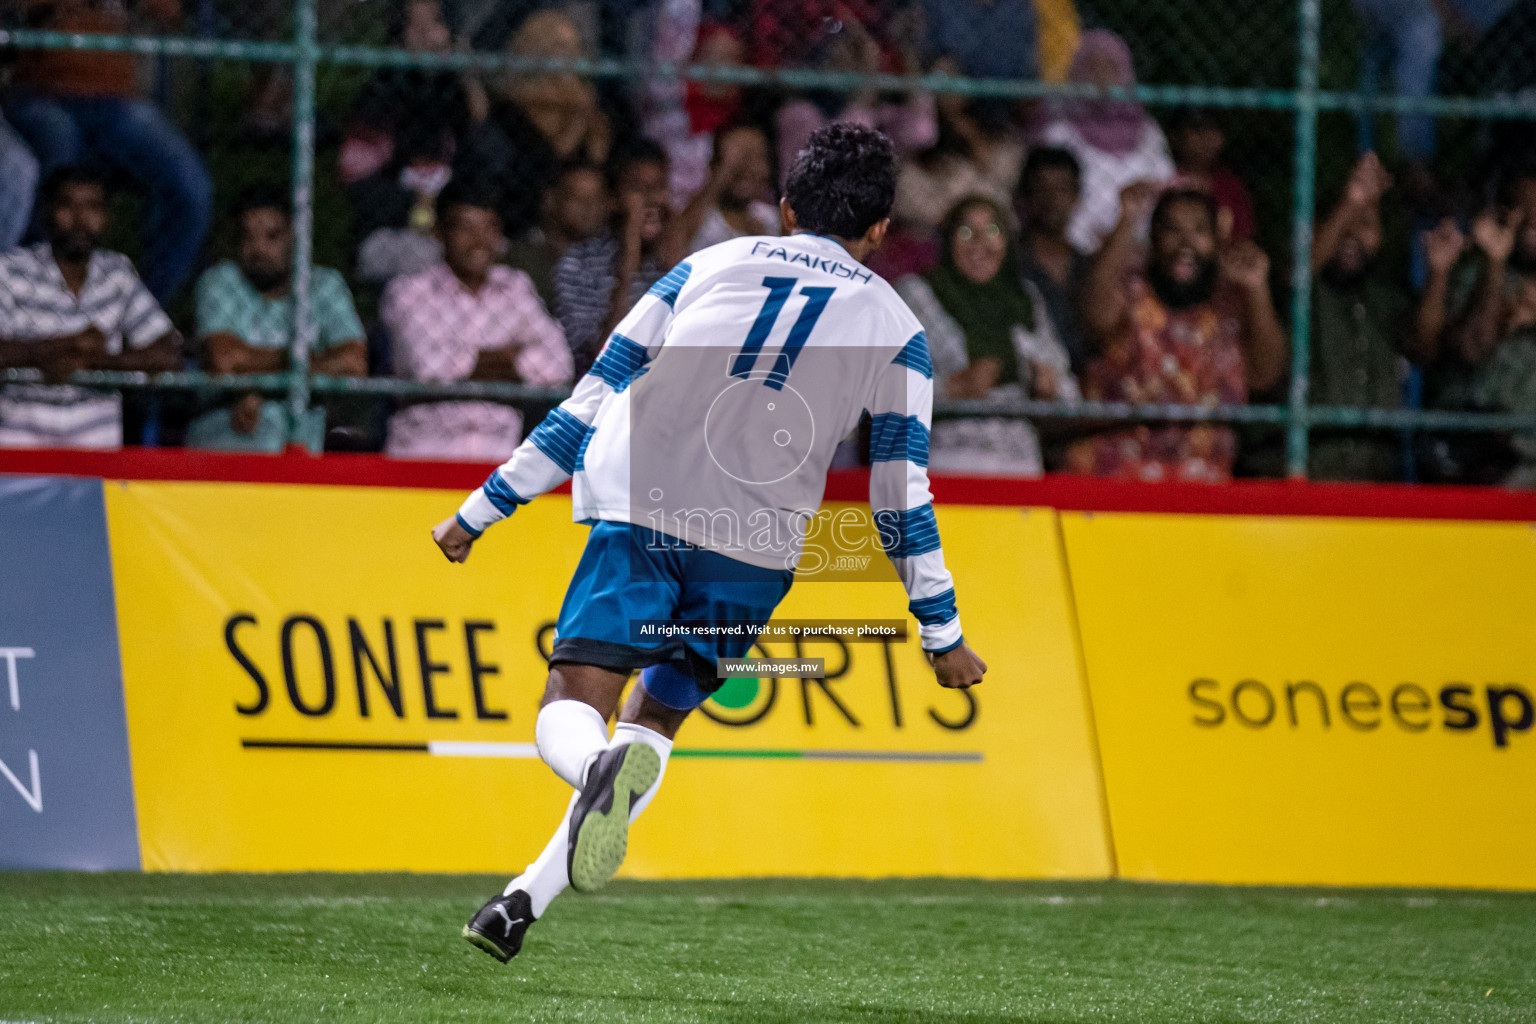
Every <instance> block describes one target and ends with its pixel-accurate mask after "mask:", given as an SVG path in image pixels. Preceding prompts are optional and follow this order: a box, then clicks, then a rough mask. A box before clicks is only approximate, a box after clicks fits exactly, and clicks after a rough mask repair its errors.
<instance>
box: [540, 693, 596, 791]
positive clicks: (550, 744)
mask: <svg viewBox="0 0 1536 1024" xmlns="http://www.w3.org/2000/svg"><path fill="white" fill-rule="evenodd" d="M533 738H534V741H535V742H536V743H538V746H539V756H540V757H542V758H543V759H544V763H545V764H547V765H549V766H550V767H551V768H553V769H554V771H555V774H556V775H558V776H560V777H561V778H562V779H564V780H565V781H566V782H568V783H570V784H571V785H572V786H574V787H576V790H577V791H578V792H579V791H580V790H581V787H582V785H583V784H585V782H586V780H587V768H588V766H590V765H591V764H592V759H593V758H594V757H596V756H597V755H598V754H600V753H602V752H603V750H604V749H605V748H606V747H607V746H608V723H607V722H606V721H604V720H603V716H602V715H600V714H598V711H597V709H596V708H594V707H593V706H592V705H590V704H584V703H582V702H581V701H579V700H556V701H551V702H550V703H548V704H546V705H544V707H543V709H541V710H540V711H539V717H538V719H537V721H535V722H534V726H533Z"/></svg>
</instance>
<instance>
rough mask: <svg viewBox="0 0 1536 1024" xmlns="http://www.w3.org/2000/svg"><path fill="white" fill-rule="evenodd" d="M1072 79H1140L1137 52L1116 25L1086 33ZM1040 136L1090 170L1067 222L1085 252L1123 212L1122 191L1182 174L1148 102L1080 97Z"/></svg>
mask: <svg viewBox="0 0 1536 1024" xmlns="http://www.w3.org/2000/svg"><path fill="white" fill-rule="evenodd" d="M1067 80H1068V81H1069V82H1074V83H1077V84H1081V85H1097V86H1104V87H1111V86H1120V87H1122V88H1128V87H1131V86H1134V85H1135V84H1136V71H1135V68H1134V67H1133V66H1132V63H1131V51H1130V48H1129V47H1128V46H1126V45H1125V40H1123V39H1121V38H1120V37H1119V36H1117V35H1115V34H1114V33H1113V32H1109V31H1106V30H1104V29H1094V30H1093V31H1091V32H1084V33H1083V39H1082V42H1081V43H1080V44H1078V47H1077V53H1076V54H1075V55H1073V57H1072V65H1071V68H1070V69H1069V70H1068V72H1067ZM1039 142H1040V143H1041V144H1042V145H1046V146H1060V147H1062V148H1063V149H1066V150H1069V151H1070V152H1071V153H1072V155H1073V156H1075V157H1077V160H1078V163H1079V164H1081V165H1082V169H1083V198H1082V202H1081V203H1079V204H1078V207H1077V213H1076V214H1075V215H1074V216H1073V218H1072V223H1071V224H1070V225H1069V226H1068V227H1067V238H1068V239H1069V240H1070V241H1071V242H1072V244H1073V246H1075V247H1076V248H1077V249H1078V251H1080V252H1082V253H1085V254H1092V253H1095V252H1097V251H1098V250H1099V247H1100V246H1101V245H1103V243H1104V239H1105V238H1107V237H1108V236H1109V233H1110V232H1111V231H1113V230H1114V228H1115V223H1116V222H1117V221H1118V220H1119V219H1120V190H1121V189H1123V188H1125V186H1127V185H1129V184H1131V183H1132V182H1135V181H1152V182H1156V183H1158V184H1162V183H1164V182H1166V181H1168V180H1169V179H1171V178H1172V177H1173V175H1174V166H1173V158H1172V157H1171V156H1170V155H1169V153H1168V140H1167V139H1165V138H1164V137H1163V131H1162V129H1161V128H1159V127H1158V126H1157V122H1156V121H1154V120H1152V118H1151V116H1150V115H1148V114H1147V112H1146V110H1145V109H1144V108H1143V107H1142V105H1141V104H1140V103H1137V102H1136V101H1135V100H1128V99H1110V98H1107V97H1093V98H1073V99H1067V100H1063V101H1061V102H1060V103H1059V104H1057V105H1056V109H1055V117H1054V118H1053V119H1052V120H1051V122H1050V123H1049V124H1047V125H1046V126H1045V128H1044V130H1043V131H1041V133H1040V137H1039Z"/></svg>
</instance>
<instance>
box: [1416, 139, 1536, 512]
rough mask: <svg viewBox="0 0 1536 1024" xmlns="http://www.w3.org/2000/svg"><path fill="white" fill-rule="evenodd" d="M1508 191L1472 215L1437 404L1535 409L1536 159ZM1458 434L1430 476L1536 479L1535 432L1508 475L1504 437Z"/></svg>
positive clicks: (1457, 273) (1517, 443) (1441, 445)
mask: <svg viewBox="0 0 1536 1024" xmlns="http://www.w3.org/2000/svg"><path fill="white" fill-rule="evenodd" d="M1501 191H1502V199H1503V201H1504V209H1503V210H1502V211H1493V210H1490V211H1486V212H1484V213H1483V214H1481V215H1480V216H1478V217H1477V218H1476V219H1475V220H1474V221H1473V222H1472V232H1471V235H1472V243H1473V244H1472V247H1471V251H1470V253H1469V254H1468V255H1467V257H1466V258H1464V259H1462V260H1461V262H1460V263H1459V264H1457V266H1456V268H1455V269H1454V270H1452V271H1451V280H1450V285H1449V287H1448V292H1449V297H1448V299H1447V303H1446V304H1447V308H1448V309H1449V313H1448V315H1447V319H1448V321H1449V323H1450V327H1449V328H1448V329H1447V331H1446V336H1445V349H1446V352H1445V355H1444V358H1442V359H1441V360H1440V362H1439V363H1438V364H1437V365H1436V367H1435V372H1434V374H1433V375H1432V379H1431V384H1432V389H1431V390H1432V403H1433V405H1434V406H1435V407H1437V408H1441V409H1472V410H1481V411H1491V412H1536V164H1526V165H1523V166H1521V167H1518V168H1516V169H1514V170H1513V171H1511V172H1510V173H1509V175H1508V177H1507V178H1506V179H1505V181H1504V187H1503V189H1502V190H1501ZM1458 440H1459V439H1445V440H1443V441H1441V442H1438V443H1437V444H1436V445H1435V446H1434V453H1435V458H1434V461H1433V463H1432V465H1431V468H1430V473H1431V475H1433V476H1435V477H1436V478H1441V479H1443V478H1450V479H1458V480H1463V481H1467V482H1473V483H1493V482H1497V481H1498V480H1499V479H1500V478H1502V479H1503V482H1504V483H1505V484H1508V485H1511V486H1521V487H1530V486H1536V436H1532V435H1530V434H1523V435H1518V436H1516V437H1515V438H1514V453H1515V456H1516V457H1517V458H1518V464H1517V465H1516V466H1515V467H1514V469H1513V471H1512V472H1509V473H1508V475H1505V470H1507V469H1508V452H1507V451H1505V450H1503V446H1502V444H1500V445H1499V446H1498V447H1497V448H1490V447H1489V446H1488V444H1487V443H1486V439H1480V440H1481V441H1482V443H1478V444H1468V443H1466V442H1459V443H1458ZM1501 457H1502V461H1501Z"/></svg>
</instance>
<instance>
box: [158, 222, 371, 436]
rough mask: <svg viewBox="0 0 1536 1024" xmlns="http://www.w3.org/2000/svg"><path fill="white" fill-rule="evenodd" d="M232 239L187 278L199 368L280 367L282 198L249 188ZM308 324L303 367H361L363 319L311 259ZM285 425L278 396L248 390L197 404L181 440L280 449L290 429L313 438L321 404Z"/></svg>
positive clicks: (285, 244) (284, 261) (288, 310)
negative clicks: (223, 256) (225, 253)
mask: <svg viewBox="0 0 1536 1024" xmlns="http://www.w3.org/2000/svg"><path fill="white" fill-rule="evenodd" d="M236 217H237V218H238V221H239V224H240V243H239V248H238V249H237V250H236V252H235V259H233V260H224V261H223V262H221V263H219V264H217V265H215V266H212V267H209V268H208V270H207V271H205V272H204V273H203V276H202V277H200V278H199V279H198V282H197V336H198V338H199V340H200V341H201V343H202V347H203V365H204V367H205V368H206V369H207V370H208V372H209V373H232V374H249V373H281V372H283V371H284V370H286V369H288V351H289V348H290V345H291V340H292V335H293V298H292V295H291V294H290V286H291V283H292V278H293V219H292V217H291V215H290V214H289V211H288V204H287V201H286V198H285V197H284V196H282V195H280V194H278V193H276V192H273V193H267V192H253V193H251V194H249V195H247V196H246V197H245V198H244V199H243V200H242V201H241V202H240V204H239V207H238V208H237V210H236ZM309 287H310V315H311V317H312V319H313V321H314V325H315V337H314V341H313V342H312V344H311V348H310V355H309V369H310V372H311V373H316V374H327V375H330V376H333V377H366V376H367V375H368V356H367V350H366V348H365V346H364V343H363V324H362V321H360V320H359V319H358V317H357V310H356V309H355V308H354V307H353V305H352V293H351V292H350V291H348V290H347V283H346V281H344V280H342V277H341V275H340V274H338V273H337V272H336V271H334V270H331V269H328V268H326V267H315V268H314V271H313V274H312V276H311V277H310V286H309ZM296 426H297V427H298V430H297V431H290V430H289V424H288V419H287V415H286V412H285V410H284V406H283V403H282V402H280V401H276V400H263V399H262V397H261V395H260V394H258V393H256V392H251V393H250V394H246V395H242V396H240V397H239V398H238V399H237V400H236V401H235V402H234V404H233V405H225V406H221V407H220V408H217V409H213V410H211V411H210V412H207V413H204V414H203V415H202V416H199V417H198V418H197V419H196V420H194V421H193V422H192V424H191V426H189V427H188V428H187V446H188V447H189V448H208V449H216V450H221V451H262V452H275V451H282V449H283V447H284V446H285V445H286V444H287V443H288V441H289V440H290V438H291V437H293V438H298V439H302V440H303V441H304V442H305V443H308V444H309V445H310V446H311V447H318V446H319V444H320V441H321V439H322V437H323V436H324V433H325V410H324V409H318V408H317V409H311V410H310V411H309V415H308V417H307V418H306V420H305V422H304V423H301V424H296Z"/></svg>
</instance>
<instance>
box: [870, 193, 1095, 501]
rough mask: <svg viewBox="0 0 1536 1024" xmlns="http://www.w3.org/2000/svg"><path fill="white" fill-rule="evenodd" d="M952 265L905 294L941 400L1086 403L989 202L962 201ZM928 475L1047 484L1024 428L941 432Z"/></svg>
mask: <svg viewBox="0 0 1536 1024" xmlns="http://www.w3.org/2000/svg"><path fill="white" fill-rule="evenodd" d="M942 247H943V250H942V251H943V255H942V257H941V259H940V260H939V263H938V265H937V266H936V267H934V268H933V269H932V270H931V271H929V272H928V273H927V274H926V275H924V276H922V277H918V276H917V275H915V274H909V275H907V276H906V277H903V278H900V279H899V280H897V282H896V291H897V292H898V293H899V294H900V295H901V297H902V298H903V299H904V300H905V301H906V303H907V305H908V306H910V307H911V309H912V312H913V313H915V314H916V315H917V318H918V320H919V321H921V323H922V325H923V332H924V333H925V334H926V335H927V336H928V349H929V352H930V354H931V356H932V358H933V383H934V397H935V398H936V399H939V400H946V399H947V400H960V399H979V400H982V401H987V402H1000V403H1007V402H1013V401H1017V400H1020V399H1024V398H1038V399H1042V400H1045V401H1064V402H1075V401H1077V400H1078V399H1079V397H1080V392H1079V390H1078V386H1077V380H1076V378H1074V377H1073V376H1072V369H1071V364H1070V361H1069V359H1068V357H1067V351H1066V349H1065V348H1063V347H1062V344H1061V342H1060V341H1059V340H1058V339H1057V337H1056V332H1055V329H1054V328H1053V327H1052V325H1051V318H1050V317H1049V316H1047V315H1046V312H1045V300H1044V299H1043V298H1042V297H1041V295H1040V292H1039V289H1037V288H1036V287H1035V286H1034V285H1033V284H1030V283H1029V282H1028V281H1026V280H1025V279H1024V277H1023V275H1022V274H1020V272H1019V265H1018V259H1017V256H1016V253H1015V250H1014V244H1013V239H1012V236H1011V235H1010V234H1009V231H1008V227H1007V221H1006V220H1005V217H1004V213H1003V207H1002V206H1001V205H1000V204H999V203H997V202H995V201H993V200H992V199H989V198H987V197H985V196H979V195H973V196H967V197H966V198H964V199H962V200H960V202H958V203H957V204H955V206H954V207H953V208H952V209H951V210H950V211H949V214H948V216H946V217H945V218H944V226H943V235H942ZM928 464H929V467H930V468H932V469H935V470H938V471H940V472H950V473H985V474H990V475H1005V476H1039V475H1040V474H1041V472H1042V471H1043V469H1044V467H1043V465H1042V462H1041V457H1040V441H1039V439H1038V438H1037V437H1036V435H1035V430H1034V428H1033V427H1032V426H1030V425H1029V423H1028V422H1026V421H1025V420H1021V419H1004V418H1001V417H999V418H996V419H986V418H976V419H958V420H943V421H940V422H939V423H936V424H934V427H933V432H932V440H931V444H930V454H929V461H928Z"/></svg>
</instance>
